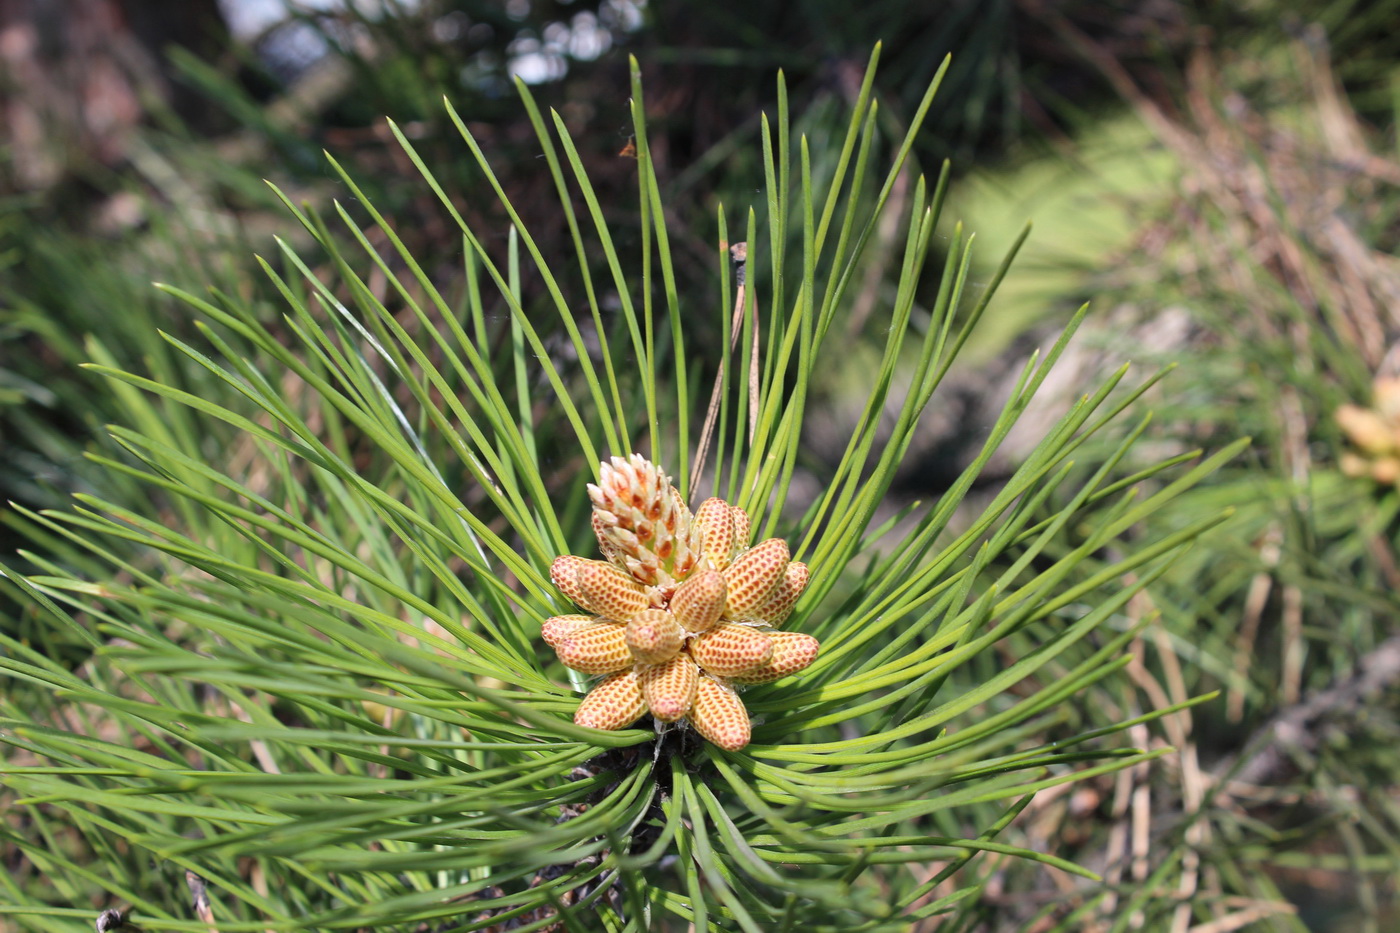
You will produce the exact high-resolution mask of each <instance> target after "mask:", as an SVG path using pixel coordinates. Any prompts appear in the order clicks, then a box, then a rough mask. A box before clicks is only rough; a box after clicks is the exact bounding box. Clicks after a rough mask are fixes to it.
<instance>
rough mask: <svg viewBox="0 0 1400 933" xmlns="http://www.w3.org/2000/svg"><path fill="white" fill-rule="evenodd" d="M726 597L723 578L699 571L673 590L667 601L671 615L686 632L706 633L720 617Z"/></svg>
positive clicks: (715, 571)
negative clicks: (674, 591)
mask: <svg viewBox="0 0 1400 933" xmlns="http://www.w3.org/2000/svg"><path fill="white" fill-rule="evenodd" d="M727 595H728V591H727V590H726V589H725V585H724V574H722V573H720V572H719V571H718V570H702V571H700V572H699V573H696V574H692V575H691V577H690V579H688V580H686V581H685V582H684V583H682V584H681V585H680V588H679V589H677V590H676V593H675V595H674V596H672V597H671V612H672V613H673V614H674V615H675V617H676V619H677V620H678V621H679V622H680V623H681V625H683V626H684V627H685V630H686V631H687V632H708V631H709V630H710V629H712V628H714V627H715V625H716V624H717V623H718V622H719V617H720V616H721V615H722V614H723V613H724V604H725V599H726V597H727Z"/></svg>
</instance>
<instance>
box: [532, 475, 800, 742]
mask: <svg viewBox="0 0 1400 933" xmlns="http://www.w3.org/2000/svg"><path fill="white" fill-rule="evenodd" d="M588 494H589V496H590V497H591V498H592V500H593V531H594V532H595V533H596V534H597V536H598V546H599V547H600V548H601V549H602V552H603V556H604V557H605V558H606V560H586V559H584V558H582V557H574V556H572V555H565V556H563V557H559V558H556V559H555V561H554V563H553V564H552V565H551V566H550V570H549V575H550V579H552V580H553V581H554V585H555V586H557V587H559V589H560V590H561V591H562V592H563V593H564V595H566V596H567V597H569V599H571V600H573V602H575V603H576V604H577V605H578V606H579V607H580V608H582V609H584V610H585V611H586V612H588V613H590V614H589V615H566V616H555V617H554V618H551V619H547V620H546V621H545V623H544V630H543V635H544V640H545V641H546V642H547V643H548V644H549V646H550V647H551V648H553V649H554V650H555V651H556V652H557V653H558V655H559V660H560V661H562V662H563V663H564V664H565V666H567V667H571V668H573V669H574V670H576V671H582V672H583V673H586V674H602V675H604V677H603V679H602V681H600V682H599V683H598V685H597V686H595V687H594V688H593V689H592V690H591V691H590V692H589V694H588V696H586V697H584V699H583V702H582V703H581V704H580V705H579V708H578V712H577V713H575V714H574V721H575V722H576V723H578V724H579V725H582V726H592V727H593V728H595V729H622V728H625V727H626V726H629V725H631V724H632V723H634V722H636V721H637V720H638V719H640V718H641V717H642V716H643V715H644V714H645V713H646V712H647V711H648V710H650V711H651V714H652V715H653V716H654V717H656V719H657V720H659V721H660V722H663V723H669V722H677V721H679V720H682V719H687V720H689V722H690V724H691V726H692V727H694V729H695V730H696V731H697V732H699V733H700V734H701V735H702V736H704V737H705V738H706V739H708V740H709V741H711V742H713V743H714V744H715V745H718V746H719V747H720V748H723V749H727V750H729V751H736V750H738V749H741V748H743V747H744V746H745V745H747V744H748V742H749V734H750V724H749V714H748V711H747V710H746V709H745V708H744V704H743V701H742V700H740V699H739V696H738V694H737V693H735V689H734V688H735V687H736V686H744V685H748V684H762V683H767V682H769V681H772V680H777V679H779V678H780V677H786V676H787V675H789V674H793V673H796V672H797V671H800V670H802V669H803V668H805V667H806V666H807V665H809V664H811V663H812V661H813V660H815V659H816V657H817V650H818V645H817V640H816V639H815V638H813V637H811V636H810V635H802V634H800V633H797V632H783V631H778V628H779V626H781V625H782V624H783V622H784V621H785V620H786V619H787V617H788V615H789V614H790V613H791V612H792V607H793V605H794V604H795V603H796V602H797V597H798V596H799V595H801V593H802V588H803V587H804V586H806V585H807V565H806V564H803V563H800V562H798V561H793V560H789V559H788V558H789V555H788V547H787V544H786V543H785V542H783V541H782V540H780V539H778V538H769V539H768V540H767V541H763V542H760V543H759V544H757V545H755V546H753V547H748V539H749V517H748V515H747V514H745V512H744V511H743V510H742V509H739V508H735V507H733V506H731V505H729V503H727V502H725V501H724V500H723V499H707V500H706V501H705V502H704V503H703V504H701V506H700V507H699V508H698V509H696V510H695V512H694V513H693V514H692V513H691V511H690V509H689V508H687V507H686V504H685V502H684V501H683V500H682V499H681V497H680V494H679V493H678V492H676V490H675V489H674V488H673V487H672V486H671V483H670V480H669V479H668V478H667V477H666V475H665V474H664V473H662V472H661V471H660V470H659V469H658V468H657V467H656V465H655V464H653V463H651V462H649V461H647V460H646V459H644V458H643V457H641V456H640V455H638V454H632V456H630V457H628V458H626V459H623V458H622V457H614V458H613V459H612V462H611V463H604V464H603V465H602V469H601V471H600V478H599V482H598V485H596V486H592V485H590V486H589V487H588Z"/></svg>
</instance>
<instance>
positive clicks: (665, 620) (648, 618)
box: [625, 609, 685, 664]
mask: <svg viewBox="0 0 1400 933" xmlns="http://www.w3.org/2000/svg"><path fill="white" fill-rule="evenodd" d="M625 633H626V636H625V637H626V640H627V647H628V649H629V651H630V652H631V656H632V659H633V660H635V661H636V662H637V663H639V664H660V663H662V662H663V661H669V660H671V659H672V658H674V657H675V656H676V654H677V653H678V652H679V651H680V650H681V642H682V640H684V638H685V629H683V628H681V624H680V623H679V622H677V621H676V617H675V616H673V615H672V614H671V613H669V612H667V611H666V610H665V609H645V610H643V611H641V612H639V613H637V614H636V615H635V616H633V617H632V618H631V619H630V620H628V622H627V626H626V629H625Z"/></svg>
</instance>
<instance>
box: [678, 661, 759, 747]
mask: <svg viewBox="0 0 1400 933" xmlns="http://www.w3.org/2000/svg"><path fill="white" fill-rule="evenodd" d="M690 724H691V725H692V726H694V727H695V731H696V732H698V733H700V734H701V735H702V736H704V737H705V738H706V739H707V740H709V741H711V742H713V743H714V744H716V745H718V746H719V747H720V748H722V749H724V750H725V751H728V752H737V751H738V750H739V749H741V748H743V747H744V746H745V745H747V744H749V736H750V735H752V726H751V725H750V724H749V712H748V710H746V709H744V702H743V701H742V700H740V699H739V697H738V696H737V695H736V694H735V693H734V691H733V690H731V689H729V688H728V687H726V686H723V685H722V684H720V683H717V682H716V681H715V680H713V679H711V678H709V677H706V676H705V675H703V674H702V675H701V676H700V681H699V683H697V684H696V685H695V705H694V707H692V708H691V710H690Z"/></svg>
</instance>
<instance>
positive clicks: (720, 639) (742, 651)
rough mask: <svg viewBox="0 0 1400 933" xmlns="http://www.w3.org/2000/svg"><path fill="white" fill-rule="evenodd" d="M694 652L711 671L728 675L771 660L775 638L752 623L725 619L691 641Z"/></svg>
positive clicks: (700, 661) (691, 652)
mask: <svg viewBox="0 0 1400 933" xmlns="http://www.w3.org/2000/svg"><path fill="white" fill-rule="evenodd" d="M690 656H691V657H693V658H694V659H695V662H696V663H697V664H699V665H700V666H701V667H703V668H704V669H705V672H706V673H707V674H712V675H714V676H715V677H723V678H725V679H728V678H731V677H734V676H736V675H738V674H742V673H744V672H745V671H750V670H753V669H754V668H758V667H762V666H763V665H765V664H767V663H768V662H769V661H771V660H772V659H773V639H772V638H771V637H770V636H769V635H766V634H764V633H763V632H761V631H759V630H758V629H756V628H753V627H752V626H749V625H735V624H734V623H732V622H722V623H720V625H719V627H717V628H715V629H712V630H711V631H708V632H706V633H705V634H703V635H697V636H696V637H695V639H694V640H693V641H691V643H690Z"/></svg>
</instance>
